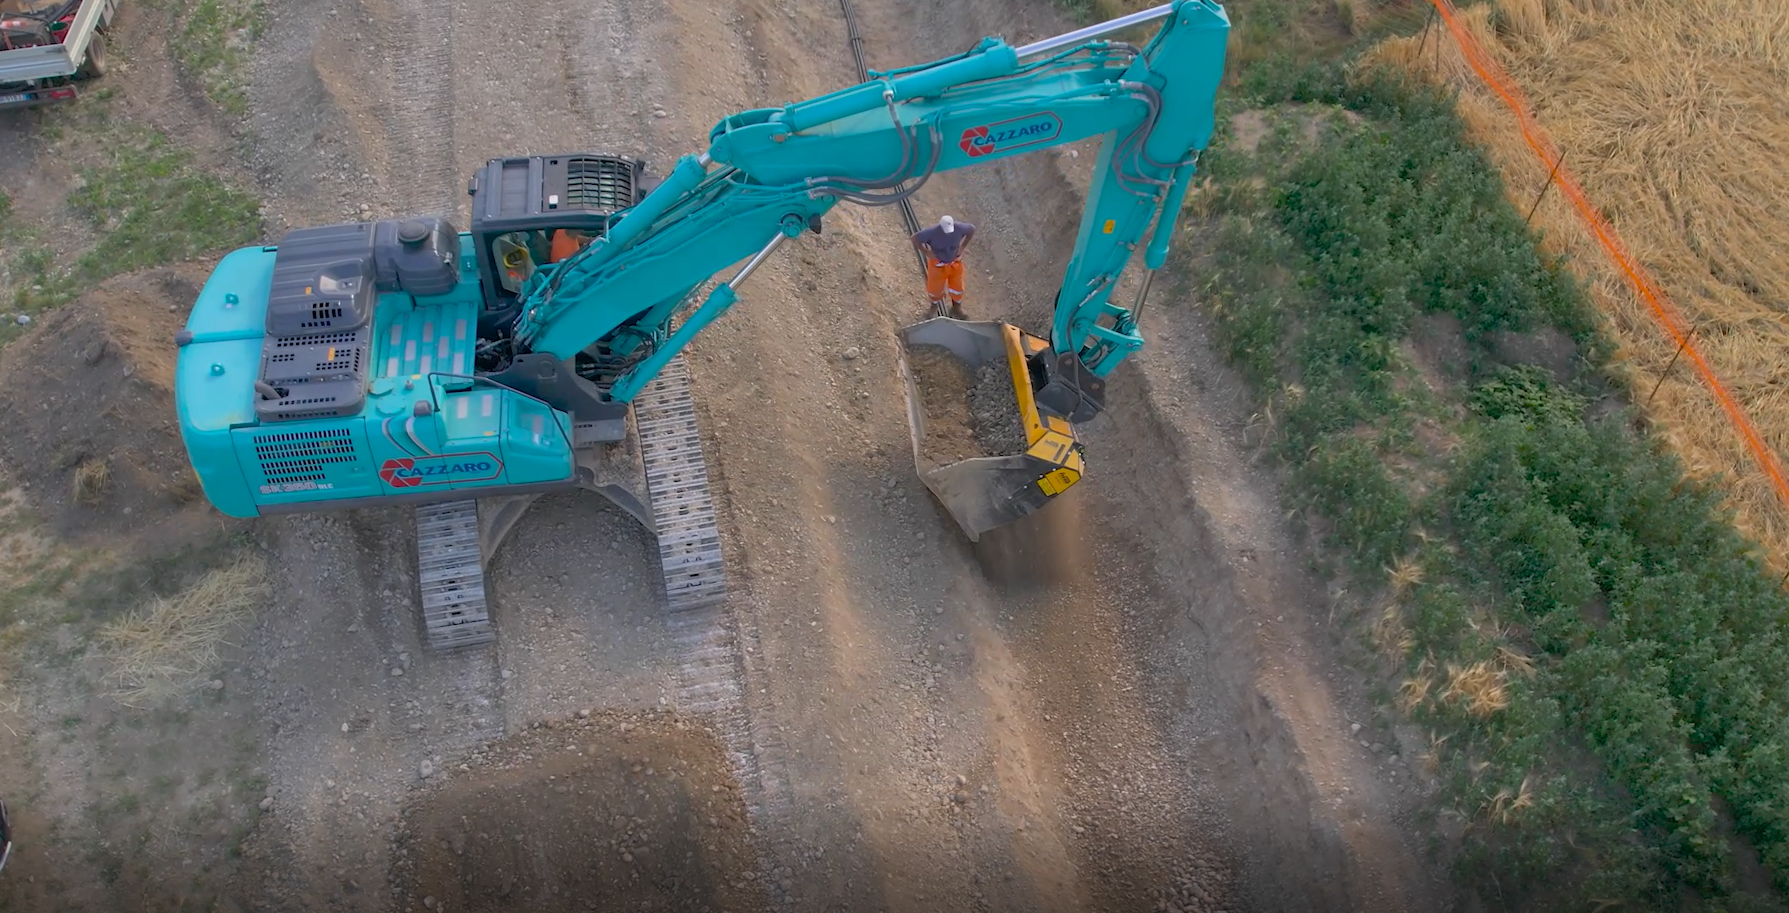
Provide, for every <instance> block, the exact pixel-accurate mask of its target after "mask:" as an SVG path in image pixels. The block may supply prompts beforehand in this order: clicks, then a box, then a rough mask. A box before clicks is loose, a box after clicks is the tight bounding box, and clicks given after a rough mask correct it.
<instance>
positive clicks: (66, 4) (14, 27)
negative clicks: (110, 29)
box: [0, 0, 118, 110]
mask: <svg viewBox="0 0 1789 913" xmlns="http://www.w3.org/2000/svg"><path fill="white" fill-rule="evenodd" d="M117 11H118V0H0V110H5V109H7V108H28V107H31V106H33V105H41V104H46V103H49V102H58V101H67V100H69V99H72V98H75V97H76V96H77V95H79V94H80V93H79V89H78V88H77V86H78V85H79V84H80V83H82V82H85V81H87V80H90V79H95V78H97V77H99V76H101V75H103V74H104V73H105V71H106V35H105V33H106V28H107V26H109V25H111V24H112V17H113V15H114V14H115V13H117Z"/></svg>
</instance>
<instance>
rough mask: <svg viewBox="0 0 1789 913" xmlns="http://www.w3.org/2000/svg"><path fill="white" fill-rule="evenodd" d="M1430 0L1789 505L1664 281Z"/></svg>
mask: <svg viewBox="0 0 1789 913" xmlns="http://www.w3.org/2000/svg"><path fill="white" fill-rule="evenodd" d="M1429 2H1430V3H1431V4H1432V5H1433V6H1434V7H1435V11H1436V12H1437V13H1439V14H1440V16H1441V19H1442V21H1443V22H1445V23H1446V25H1447V29H1448V31H1449V32H1451V33H1453V36H1454V41H1455V42H1457V43H1458V44H1459V46H1460V53H1461V54H1462V55H1463V56H1464V57H1465V59H1466V62H1467V63H1468V64H1470V65H1471V66H1472V69H1473V71H1474V72H1476V73H1477V74H1478V77H1479V79H1481V80H1483V81H1484V84H1485V86H1486V88H1489V89H1490V90H1491V91H1492V92H1494V93H1496V95H1497V96H1498V97H1499V98H1501V99H1503V103H1504V105H1505V106H1506V107H1508V108H1509V110H1510V113H1511V114H1513V115H1515V117H1516V122H1517V124H1518V125H1520V127H1521V130H1522V138H1523V139H1524V140H1526V141H1527V143H1528V148H1529V149H1532V150H1533V151H1534V154H1535V156H1536V157H1537V158H1539V159H1540V163H1541V167H1542V168H1543V169H1544V170H1547V171H1550V172H1552V173H1553V174H1554V177H1553V181H1554V182H1555V183H1557V184H1558V185H1559V191H1560V192H1561V193H1563V194H1565V196H1566V198H1567V199H1569V200H1570V201H1571V203H1572V206H1573V207H1574V208H1576V209H1577V211H1578V215H1579V216H1581V217H1582V218H1583V219H1584V223H1585V226H1586V227H1588V228H1589V229H1590V231H1591V233H1592V234H1594V235H1595V236H1596V239H1597V241H1598V242H1600V243H1601V244H1602V246H1603V250H1604V251H1605V252H1607V253H1608V255H1609V259H1610V260H1611V261H1613V262H1614V263H1615V265H1616V266H1618V267H1620V268H1621V272H1622V274H1623V275H1624V276H1626V277H1627V281H1628V285H1629V286H1631V287H1632V288H1633V289H1634V292H1635V293H1636V294H1638V295H1639V296H1640V297H1641V298H1644V299H1645V300H1646V303H1647V304H1648V305H1649V306H1650V307H1651V309H1652V315H1653V317H1654V319H1655V321H1656V322H1657V323H1658V324H1659V325H1660V326H1661V327H1663V328H1664V330H1665V332H1667V333H1669V334H1671V338H1672V339H1674V340H1676V341H1677V344H1678V346H1679V351H1681V352H1682V353H1683V354H1684V355H1687V356H1688V357H1689V359H1690V361H1691V362H1692V363H1693V364H1694V365H1695V366H1696V371H1697V372H1698V373H1700V374H1701V375H1702V379H1703V380H1704V381H1705V382H1707V384H1708V387H1709V389H1710V390H1712V391H1713V392H1714V395H1715V398H1716V399H1717V400H1719V401H1720V403H1721V408H1722V409H1724V410H1726V412H1727V417H1728V418H1729V419H1731V420H1732V422H1733V427H1734V428H1735V429H1737V430H1738V431H1739V434H1740V437H1742V438H1743V439H1744V440H1745V443H1746V446H1747V447H1748V448H1749V449H1750V450H1751V451H1752V456H1753V457H1754V458H1755V459H1756V460H1757V461H1758V466H1759V468H1761V469H1763V470H1764V473H1765V475H1768V476H1770V480H1771V483H1772V484H1773V485H1775V487H1776V490H1777V496H1778V497H1779V498H1781V499H1782V501H1783V503H1784V505H1785V506H1786V507H1789V481H1785V480H1784V477H1783V470H1782V468H1781V466H1779V465H1778V463H1777V458H1776V454H1774V453H1772V452H1771V450H1770V448H1769V447H1767V446H1766V445H1765V443H1764V438H1763V437H1762V436H1761V435H1760V434H1759V433H1758V429H1757V428H1756V427H1754V426H1753V425H1752V422H1751V420H1750V419H1748V418H1747V417H1746V413H1745V410H1744V409H1742V408H1740V405H1739V403H1738V402H1736V401H1735V400H1734V399H1733V396H1732V394H1730V393H1728V392H1727V388H1726V386H1725V385H1723V384H1722V383H1721V380H1720V378H1719V377H1716V376H1715V373H1714V371H1713V370H1712V369H1710V368H1709V366H1708V363H1707V362H1706V361H1704V360H1703V359H1702V354H1701V353H1700V352H1698V351H1696V347H1695V345H1694V344H1693V343H1692V341H1691V340H1690V338H1689V336H1690V334H1689V331H1686V330H1685V328H1684V321H1683V318H1682V317H1681V316H1680V315H1679V314H1678V313H1677V310H1676V308H1675V307H1673V306H1672V305H1671V303H1670V301H1669V300H1668V299H1667V298H1666V297H1665V292H1664V290H1663V289H1661V288H1659V286H1658V283H1657V282H1655V281H1654V280H1653V279H1652V277H1651V275H1650V274H1648V273H1647V271H1646V268H1645V267H1643V266H1641V265H1640V264H1639V262H1638V261H1636V260H1635V259H1634V258H1633V257H1632V256H1631V255H1630V254H1629V253H1628V251H1627V248H1626V246H1625V245H1623V244H1622V243H1621V237H1620V236H1619V235H1617V234H1616V233H1615V227H1614V226H1612V225H1610V224H1609V222H1608V220H1607V219H1604V218H1603V215H1602V213H1601V212H1600V211H1598V210H1597V208H1596V206H1594V205H1593V204H1592V203H1591V202H1590V198H1589V197H1588V196H1587V195H1586V194H1585V193H1584V188H1583V187H1581V186H1579V184H1578V182H1577V180H1576V179H1574V178H1573V177H1572V175H1571V173H1570V171H1568V170H1567V169H1566V168H1565V167H1564V165H1563V159H1562V157H1561V153H1560V151H1559V149H1558V147H1557V146H1556V145H1555V144H1554V143H1553V139H1552V137H1550V136H1549V135H1548V134H1547V131H1546V129H1545V128H1543V127H1542V126H1541V125H1540V122H1539V121H1537V120H1535V117H1534V113H1533V110H1532V109H1531V108H1530V107H1529V105H1528V99H1527V98H1526V97H1525V96H1524V95H1523V94H1522V90H1521V89H1520V88H1518V87H1517V86H1516V83H1515V80H1513V79H1511V78H1510V76H1509V74H1508V73H1507V72H1506V71H1505V70H1504V69H1503V67H1502V65H1501V64H1499V63H1498V62H1497V60H1496V59H1495V58H1493V57H1492V56H1491V55H1490V54H1488V53H1486V51H1485V49H1484V47H1483V46H1482V45H1480V44H1479V43H1478V39H1477V38H1475V37H1473V35H1472V33H1471V32H1469V31H1467V29H1466V27H1465V26H1464V25H1463V24H1462V23H1461V22H1460V19H1459V10H1457V9H1456V8H1455V7H1454V4H1453V0H1429Z"/></svg>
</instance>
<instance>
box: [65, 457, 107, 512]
mask: <svg viewBox="0 0 1789 913" xmlns="http://www.w3.org/2000/svg"><path fill="white" fill-rule="evenodd" d="M111 481H112V469H111V467H110V466H108V465H107V464H106V461H105V460H83V461H82V462H81V465H79V466H77V467H75V478H74V489H75V490H74V496H75V501H76V502H77V503H80V504H97V503H99V501H100V499H101V498H102V497H104V495H105V493H106V485H107V484H108V483H110V482H111Z"/></svg>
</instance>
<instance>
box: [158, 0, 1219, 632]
mask: <svg viewBox="0 0 1789 913" xmlns="http://www.w3.org/2000/svg"><path fill="white" fill-rule="evenodd" d="M1158 22H1159V23H1160V25H1159V27H1158V28H1157V30H1156V32H1155V34H1154V35H1153V37H1152V38H1150V40H1149V41H1148V42H1147V43H1146V44H1144V45H1143V46H1141V47H1138V46H1137V45H1136V44H1134V43H1127V42H1125V41H1121V40H1116V39H1114V38H1112V37H1110V36H1114V35H1117V34H1119V33H1121V32H1125V31H1126V30H1130V29H1137V28H1140V27H1142V26H1145V25H1147V24H1150V23H1158ZM1229 27H1230V24H1229V19H1228V17H1227V16H1226V14H1225V12H1224V10H1223V8H1222V7H1221V6H1220V5H1218V4H1217V3H1215V2H1213V0H1174V2H1171V3H1166V4H1163V5H1161V6H1158V7H1155V8H1153V9H1149V10H1145V11H1142V12H1138V13H1135V14H1132V15H1129V16H1123V17H1119V18H1117V19H1114V20H1111V21H1109V22H1106V23H1102V24H1099V25H1095V26H1090V27H1088V28H1084V29H1080V30H1077V31H1074V32H1070V33H1068V34H1065V35H1060V36H1057V37H1054V38H1049V39H1046V40H1043V41H1038V42H1034V43H1031V44H1026V45H1024V46H1021V47H1013V46H1011V45H1009V44H1007V43H1006V42H1005V41H1003V40H1001V39H998V38H992V37H990V38H986V39H983V40H982V41H981V42H980V43H979V44H977V45H976V46H975V47H974V48H972V49H971V50H969V51H967V52H965V53H962V54H957V55H955V56H952V57H947V58H945V59H942V60H938V61H934V62H932V63H927V64H923V65H919V66H911V67H905V68H902V69H896V70H890V71H886V72H874V71H872V72H871V73H870V74H869V78H868V79H866V80H865V81H864V82H862V83H860V84H858V85H855V86H851V87H849V88H846V89H842V90H839V91H837V92H833V93H830V94H827V95H824V96H821V97H817V98H813V99H809V100H806V101H802V102H798V103H794V104H789V105H785V106H783V107H777V108H761V109H757V110H752V111H745V112H741V113H738V114H734V115H732V116H730V117H727V118H725V119H724V120H722V121H720V122H719V123H718V124H716V125H715V127H714V128H713V129H712V131H710V133H709V136H708V148H707V150H706V151H704V152H702V153H700V154H698V155H685V156H683V157H682V158H681V159H679V160H678V161H677V163H676V165H675V167H674V168H672V169H671V170H670V171H669V172H668V173H667V174H666V175H665V176H664V177H663V178H662V179H660V178H656V177H654V176H652V175H651V174H649V173H648V171H647V169H646V166H645V164H644V163H643V162H641V161H639V160H637V159H634V158H628V157H623V156H614V155H606V154H592V153H577V154H565V155H532V156H524V157H514V158H502V159H493V160H491V161H489V162H487V163H486V164H485V165H484V166H483V167H482V168H480V169H479V170H478V172H477V173H476V174H475V175H474V176H473V177H472V179H471V181H470V182H469V184H468V187H467V190H468V193H469V194H470V196H471V204H472V206H471V209H472V215H471V224H470V230H469V231H464V232H462V231H459V230H457V228H456V227H455V226H454V225H452V224H451V223H450V222H449V221H448V220H447V219H446V218H442V217H418V218H404V219H393V220H385V221H378V222H363V223H354V224H344V225H329V226H322V227H306V228H301V229H297V230H294V231H291V232H289V233H288V234H286V235H285V236H284V237H283V238H282V239H281V240H280V242H279V243H278V244H277V245H274V246H257V247H250V248H244V249H240V250H236V251H233V252H231V253H230V254H228V255H226V256H225V257H223V258H222V259H221V260H220V261H219V263H218V264H217V266H216V267H215V269H214V271H213V272H212V274H211V276H210V278H209V280H208V281H207V283H206V284H205V286H204V288H203V290H202V291H201V292H200V294H199V296H198V299H197V301H196V302H195V303H194V306H193V308H192V312H191V316H190V317H189V318H188V320H187V323H186V327H185V329H184V330H183V331H182V332H181V333H180V335H179V338H178V340H177V342H178V345H179V354H178V365H177V369H176V384H175V401H176V407H177V410H178V412H179V417H180V431H181V435H182V438H183V441H184V443H185V446H186V449H187V453H188V456H189V458H190V460H191V462H192V466H193V469H194V471H195V473H196V474H197V476H198V479H199V481H200V483H201V484H202V486H203V489H204V492H205V495H206V497H207V498H208V499H209V501H210V502H211V504H213V505H214V506H216V508H217V509H218V510H219V511H221V512H223V513H224V514H227V515H229V516H232V517H256V516H267V515H277V514H291V513H301V512H308V511H320V510H335V509H346V508H360V507H374V506H388V505H413V506H414V508H415V512H416V523H417V548H418V553H419V565H418V571H419V582H420V587H421V590H422V593H421V597H422V604H423V626H424V631H425V633H426V636H427V639H428V642H429V643H430V644H431V646H433V647H435V648H453V647H461V646H469V645H476V644H483V643H487V642H489V641H491V640H492V639H493V638H494V636H495V635H494V632H493V628H492V625H491V622H490V615H489V612H488V607H487V601H486V595H485V590H484V567H485V564H486V562H487V561H488V560H489V559H490V557H491V555H492V554H493V553H494V552H495V551H496V548H497V545H498V543H499V542H500V541H502V539H503V537H504V535H505V534H506V533H507V531H508V530H509V529H510V528H511V527H512V526H513V525H514V523H515V521H516V519H517V518H518V517H519V516H520V515H521V514H522V512H523V511H524V510H525V509H526V508H527V506H528V505H529V503H530V502H531V501H533V500H534V499H535V498H537V497H539V496H540V495H541V494H543V493H547V492H551V491H555V490H561V489H568V488H584V489H588V490H592V491H596V492H599V493H601V494H603V495H604V496H606V497H608V498H609V499H611V500H612V501H614V502H615V503H616V504H618V505H619V506H621V507H622V508H623V509H625V510H626V511H628V512H629V513H630V514H632V515H633V516H634V517H635V518H637V519H638V520H639V521H640V522H641V523H643V524H645V525H646V526H647V527H648V528H649V529H651V530H652V531H653V532H654V533H655V534H656V536H657V538H658V542H659V554H660V559H661V562H662V565H663V566H662V571H663V575H664V582H665V587H666V591H667V595H668V597H669V598H670V599H671V600H672V602H673V603H674V604H678V605H690V604H695V603H703V602H708V603H712V601H714V600H718V599H720V598H722V596H723V595H724V590H725V581H724V575H723V573H722V568H721V556H720V547H719V537H718V533H717V529H716V525H715V520H714V511H713V505H712V500H711V496H710V492H709V491H708V481H707V474H706V468H705V464H704V462H703V458H702V452H701V445H700V439H699V436H698V434H697V428H696V419H695V410H694V407H693V402H692V399H691V393H690V386H689V377H688V373H687V369H686V367H685V364H684V361H683V358H682V356H681V353H682V350H683V349H684V347H685V346H687V345H688V344H689V343H690V341H691V340H693V339H694V338H695V337H696V336H697V334H699V333H701V332H702V329H703V328H704V327H706V326H708V325H709V324H710V323H712V322H713V321H714V320H715V319H716V318H718V317H720V316H721V315H722V314H723V313H725V312H726V311H727V309H728V308H729V307H731V306H732V305H733V304H734V303H735V301H736V299H737V296H738V294H739V290H740V288H741V286H742V284H743V283H744V282H745V281H746V279H747V278H748V277H749V276H751V275H752V273H753V272H754V271H755V270H757V269H758V268H759V267H760V266H761V265H762V264H763V263H764V262H765V261H766V260H767V259H769V258H770V257H772V256H773V255H774V254H775V253H776V252H777V249H778V248H780V247H781V246H782V245H784V244H785V243H788V242H790V241H796V240H797V239H799V238H801V237H802V235H803V234H804V233H808V232H815V233H817V232H819V231H821V229H822V220H823V219H824V217H825V216H826V214H827V213H828V212H829V211H830V210H831V209H832V208H833V207H834V206H836V205H837V204H838V203H840V202H841V201H848V202H852V203H857V204H861V205H867V206H883V205H889V204H893V203H898V202H900V201H902V200H905V199H907V198H908V197H909V196H911V195H912V194H913V193H914V192H916V191H917V190H919V189H920V188H921V187H923V186H925V184H926V181H927V180H928V179H929V178H930V177H931V176H932V175H934V174H937V173H940V172H945V171H950V170H953V169H958V168H967V167H972V166H976V165H985V164H989V163H992V162H997V161H1001V160H1003V159H1006V158H1009V157H1011V156H1015V155H1022V154H1025V153H1028V152H1034V151H1037V150H1041V149H1048V148H1051V147H1054V146H1059V145H1062V144H1066V143H1074V142H1077V141H1080V140H1084V139H1090V138H1101V139H1102V144H1101V146H1100V151H1099V154H1098V157H1097V159H1096V161H1095V166H1094V177H1093V181H1092V186H1091V187H1090V190H1089V194H1088V198H1087V205H1086V209H1085V211H1084V212H1083V214H1082V218H1081V223H1080V234H1079V237H1078V238H1077V240H1076V243H1075V247H1074V251H1073V254H1072V256H1071V258H1070V260H1069V262H1068V264H1067V268H1066V274H1065V276H1064V279H1063V282H1062V285H1061V287H1060V291H1059V292H1058V294H1057V297H1056V304H1055V313H1054V320H1053V323H1052V325H1051V326H1050V328H1049V334H1050V335H1049V337H1048V338H1043V337H1039V336H1035V335H1032V334H1030V333H1028V332H1025V331H1023V330H1021V329H1020V328H1018V327H1016V326H1013V325H1011V324H1007V323H1001V322H972V321H960V320H954V319H951V318H949V317H943V316H940V317H936V318H932V319H928V320H924V321H922V322H920V323H917V324H914V325H912V326H908V327H905V328H903V329H902V330H900V332H899V336H900V340H899V342H900V346H901V353H902V357H901V358H900V359H899V365H900V371H901V374H902V376H903V378H904V383H905V386H906V390H907V401H908V417H909V420H910V424H911V429H910V430H911V437H912V441H913V447H914V458H915V466H916V468H917V469H918V471H919V474H920V476H921V477H922V478H923V479H924V481H925V483H926V485H927V486H928V487H929V488H930V489H931V490H932V492H933V493H934V494H935V495H936V497H937V498H938V500H939V502H940V503H941V504H942V505H943V506H944V508H945V509H946V510H947V511H949V513H950V514H951V516H952V517H953V519H954V520H955V521H956V522H957V524H958V525H959V526H960V527H961V528H962V529H963V531H964V532H965V534H966V535H968V536H969V538H970V539H972V540H975V539H978V537H980V536H981V535H982V534H983V533H985V532H987V531H989V530H991V529H994V528H996V527H1000V526H1003V525H1005V524H1008V523H1012V522H1014V521H1016V520H1018V519H1020V518H1023V517H1025V516H1027V515H1029V514H1031V513H1032V512H1034V511H1036V510H1038V509H1039V508H1041V507H1043V506H1044V505H1046V504H1048V503H1049V502H1050V501H1051V499H1053V498H1055V497H1057V496H1059V495H1060V494H1061V493H1062V492H1063V491H1065V490H1067V489H1068V488H1069V487H1071V486H1072V485H1074V484H1075V483H1076V482H1077V481H1078V480H1079V479H1080V478H1081V474H1082V472H1083V464H1082V448H1081V444H1080V442H1079V440H1078V439H1077V438H1076V433H1075V426H1076V425H1077V424H1081V423H1084V422H1086V421H1087V420H1089V419H1091V418H1092V417H1093V416H1094V415H1096V414H1097V413H1098V412H1099V411H1100V409H1101V408H1102V406H1103V403H1104V395H1105V378H1106V377H1107V376H1108V375H1110V374H1111V372H1112V371H1113V369H1114V368H1116V367H1117V365H1118V364H1119V363H1120V362H1121V361H1123V360H1124V359H1125V358H1126V357H1128V356H1129V355H1130V354H1131V353H1133V352H1135V351H1137V350H1138V349H1139V348H1141V347H1142V345H1143V338H1142V336H1141V335H1140V334H1139V331H1138V326H1137V315H1138V312H1139V310H1140V309H1141V307H1142V304H1143V296H1144V295H1146V294H1147V292H1148V288H1149V279H1150V277H1151V276H1153V274H1154V271H1155V270H1156V269H1157V268H1159V267H1160V266H1161V265H1162V262H1163V260H1164V258H1165V256H1166V253H1167V249H1168V244H1169V239H1170V236H1171V234H1172V232H1173V229H1174V226H1175V219H1176V216H1177V214H1178V213H1179V211H1180V208H1181V203H1182V200H1183V199H1184V196H1185V194H1186V192H1187V187H1188V183H1189V182H1190V181H1191V179H1192V177H1193V173H1194V165H1195V159H1196V158H1197V155H1198V153H1199V152H1200V151H1201V150H1203V149H1204V148H1205V145H1206V144H1207V142H1208V141H1209V139H1210V137H1211V133H1212V129H1213V118H1214V116H1215V111H1214V107H1215V100H1216V93H1217V90H1218V84H1219V80H1220V79H1221V77H1222V74H1223V69H1224V52H1225V41H1226V39H1227V37H1228V34H1229ZM1152 229H1153V230H1152ZM1146 235H1147V241H1146V240H1145V236H1146ZM568 239H570V240H572V241H574V242H577V241H578V240H579V239H582V241H581V246H580V244H579V243H569V244H568V243H565V242H566V241H567V240H568ZM1139 248H1142V254H1143V257H1142V259H1143V267H1144V272H1143V276H1142V282H1141V283H1140V291H1139V292H1138V295H1137V298H1136V301H1135V304H1134V305H1133V306H1132V307H1125V306H1123V305H1120V304H1118V303H1115V302H1113V301H1112V293H1113V291H1114V289H1115V288H1116V287H1117V283H1118V279H1119V276H1120V274H1121V273H1122V272H1123V271H1124V269H1125V268H1126V266H1127V264H1129V263H1130V261H1131V260H1132V259H1133V256H1134V255H1135V254H1137V253H1138V251H1139ZM742 261H743V266H741V267H740V268H739V269H738V270H737V272H735V273H734V275H733V276H732V277H731V278H730V279H726V280H725V281H719V282H716V281H714V280H715V277H716V276H717V274H719V273H720V272H721V271H723V270H726V269H728V268H729V267H732V266H735V265H739V264H741V263H742ZM704 287H706V288H704ZM918 347H927V349H928V351H929V352H932V353H937V352H948V353H950V354H951V356H953V357H954V358H956V359H959V360H960V361H961V362H962V363H963V365H962V367H965V368H968V369H971V370H975V369H981V368H984V367H986V366H989V365H993V366H994V368H993V370H995V371H998V370H1000V368H1001V367H1002V366H1003V367H1004V369H1005V371H1006V372H1007V374H1008V375H1009V376H1010V379H1011V381H1012V408H1013V410H1014V411H1015V412H1016V413H1017V426H1018V427H1022V428H1023V430H1024V438H1025V440H1024V442H1023V445H1022V447H1019V448H1013V447H1008V448H1007V451H1008V452H996V453H984V454H982V455H973V454H972V455H969V456H967V457H962V455H961V453H957V454H953V455H951V456H955V457H961V458H939V457H938V456H937V455H935V454H932V453H929V452H928V450H927V444H926V441H927V440H928V435H927V431H928V428H927V422H928V412H927V409H926V407H925V405H924V403H923V399H924V397H923V396H922V395H921V393H920V391H919V390H917V389H916V386H915V378H914V369H913V366H912V365H913V361H912V359H911V358H910V357H909V356H910V353H911V352H912V351H913V350H914V349H916V348H918ZM746 380H747V382H753V381H752V379H746ZM756 380H757V381H759V382H763V383H775V382H776V379H775V378H773V377H762V378H758V379H756ZM962 394H963V395H965V396H966V395H967V391H966V390H965V391H962Z"/></svg>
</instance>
